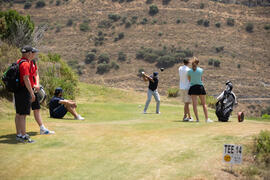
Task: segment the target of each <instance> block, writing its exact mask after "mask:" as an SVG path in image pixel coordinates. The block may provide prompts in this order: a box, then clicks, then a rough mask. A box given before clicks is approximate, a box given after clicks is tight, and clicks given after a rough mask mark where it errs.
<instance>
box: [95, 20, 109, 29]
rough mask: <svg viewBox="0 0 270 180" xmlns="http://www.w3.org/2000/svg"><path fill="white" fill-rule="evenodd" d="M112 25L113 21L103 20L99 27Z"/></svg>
mask: <svg viewBox="0 0 270 180" xmlns="http://www.w3.org/2000/svg"><path fill="white" fill-rule="evenodd" d="M111 26H112V23H111V21H107V20H103V21H100V22H99V23H98V28H107V29H108V28H110V27H111Z"/></svg>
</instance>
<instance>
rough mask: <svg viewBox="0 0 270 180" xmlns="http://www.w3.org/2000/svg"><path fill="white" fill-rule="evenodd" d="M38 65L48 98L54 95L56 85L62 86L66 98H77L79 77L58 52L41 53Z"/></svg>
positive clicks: (47, 100) (41, 81) (48, 99)
mask: <svg viewBox="0 0 270 180" xmlns="http://www.w3.org/2000/svg"><path fill="white" fill-rule="evenodd" d="M39 59H40V61H38V67H39V75H40V83H41V84H42V85H43V87H44V89H45V91H46V93H47V96H48V98H47V99H46V102H47V103H48V102H49V101H50V98H51V97H53V94H54V90H55V88H56V87H62V88H63V90H64V97H65V98H66V99H75V96H76V92H78V89H77V85H78V78H77V76H76V74H75V73H74V72H73V71H72V69H71V68H70V67H69V66H68V65H67V64H66V63H65V61H63V60H62V59H61V57H60V55H58V54H48V55H47V56H46V55H43V54H39Z"/></svg>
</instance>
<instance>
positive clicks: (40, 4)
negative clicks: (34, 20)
mask: <svg viewBox="0 0 270 180" xmlns="http://www.w3.org/2000/svg"><path fill="white" fill-rule="evenodd" d="M44 6H46V3H45V1H44V0H38V1H37V3H36V8H43V7H44Z"/></svg>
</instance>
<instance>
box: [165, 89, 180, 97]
mask: <svg viewBox="0 0 270 180" xmlns="http://www.w3.org/2000/svg"><path fill="white" fill-rule="evenodd" d="M178 93H179V89H178V88H170V89H168V97H177V96H178Z"/></svg>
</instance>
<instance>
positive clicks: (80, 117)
mask: <svg viewBox="0 0 270 180" xmlns="http://www.w3.org/2000/svg"><path fill="white" fill-rule="evenodd" d="M75 119H76V120H84V117H82V116H81V115H79V114H78V116H77V117H76V118H75Z"/></svg>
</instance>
